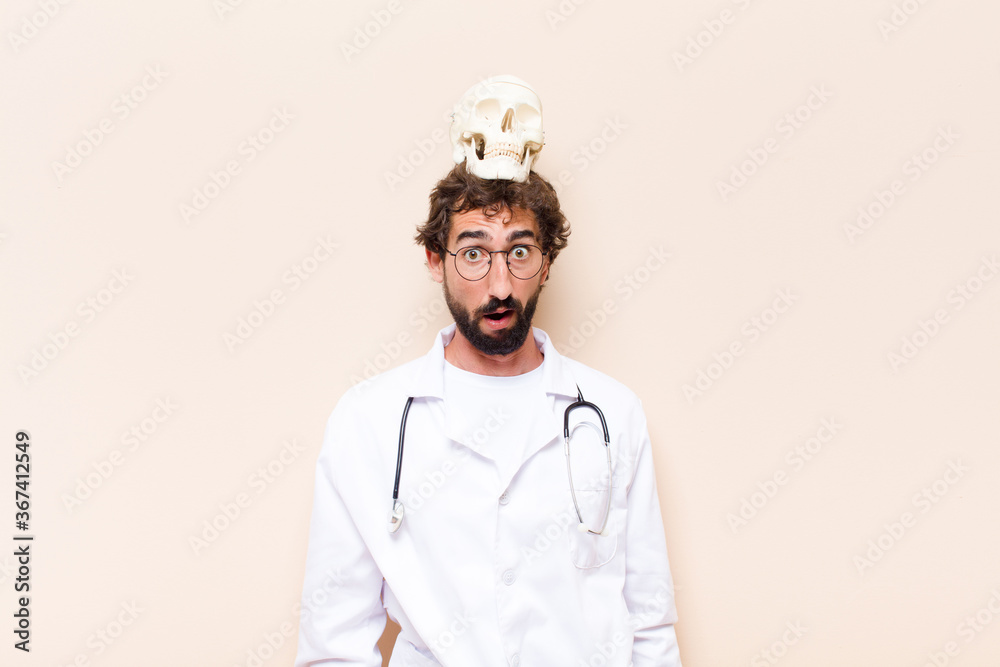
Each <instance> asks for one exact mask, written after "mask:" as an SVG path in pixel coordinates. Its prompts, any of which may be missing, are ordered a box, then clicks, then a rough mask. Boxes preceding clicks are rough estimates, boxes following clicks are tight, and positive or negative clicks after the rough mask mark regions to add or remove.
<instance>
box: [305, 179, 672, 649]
mask: <svg viewBox="0 0 1000 667" xmlns="http://www.w3.org/2000/svg"><path fill="white" fill-rule="evenodd" d="M568 235H569V228H568V224H567V222H566V220H565V218H564V216H563V214H562V213H561V211H560V209H559V202H558V200H557V198H556V195H555V191H554V190H553V188H552V186H551V185H550V184H549V183H548V182H547V181H546V180H545V179H543V178H542V177H540V176H539V175H538V174H536V173H535V172H531V173H530V175H529V177H528V178H527V180H526V181H525V182H515V181H508V180H489V179H483V178H479V177H478V176H475V175H473V174H470V173H469V172H468V171H466V168H465V165H464V164H459V165H458V166H456V167H455V168H454V169H453V170H452V171H451V173H449V175H448V176H447V177H446V178H444V179H443V180H442V181H441V182H439V183H438V185H437V187H436V188H435V190H434V192H433V193H432V195H431V206H430V216H429V219H428V221H427V223H426V224H424V225H423V226H421V227H420V229H419V230H418V234H417V240H418V242H419V243H421V244H422V245H424V247H425V251H426V255H427V262H428V266H429V269H430V273H431V276H432V277H433V278H434V280H436V281H438V282H440V283H442V285H443V287H444V294H445V298H446V302H447V304H448V307H449V309H450V311H451V314H452V316H453V317H454V319H455V323H454V324H451V325H449V326H448V327H445V328H444V329H442V330H441V331H440V332H439V333H438V336H437V339H436V341H435V343H434V345H433V347H432V348H431V350H430V352H429V353H428V354H427V355H425V356H424V357H421V358H418V359H415V360H413V361H411V362H409V363H406V364H403V365H401V366H399V367H397V368H395V369H392V370H389V371H386V372H385V373H382V374H381V375H378V376H376V377H374V378H372V379H371V380H370V381H367V382H365V383H362V384H359V385H356V386H354V387H353V388H351V389H350V390H349V391H347V392H346V393H345V395H344V396H343V397H342V398H341V400H340V401H339V402H338V404H337V406H336V408H335V409H334V410H333V413H332V414H331V416H330V419H329V421H328V423H327V429H326V434H325V438H324V442H323V447H322V451H321V453H320V456H319V460H318V462H317V467H316V488H315V498H314V507H313V515H312V523H311V527H310V538H309V550H308V556H307V564H306V576H305V584H304V588H303V595H302V599H303V614H302V617H301V620H300V632H299V646H298V656H297V658H296V662H295V664H296V666H297V667H304V666H305V665H319V664H338V665H368V666H372V667H374V666H377V665H381V664H382V663H381V657H380V653H379V651H378V649H377V647H376V642H377V641H378V639H379V637H380V636H381V634H382V632H383V629H384V627H385V612H386V611H388V614H389V616H390V617H391V618H392V619H393V620H395V621H396V622H397V623H399V625H400V627H401V632H400V634H399V636H398V637H397V640H396V644H395V647H394V649H393V652H392V657H391V660H390V663H389V664H390V665H391V666H393V667H397V666H403V665H418V666H431V665H456V666H461V667H501V666H504V665H514V666H516V665H521V664H523V665H529V666H536V665H537V666H542V667H562V666H566V667H577V666H584V667H586V666H597V665H606V666H612V665H614V666H620V667H627V666H628V665H633V666H634V667H652V666H654V665H655V666H657V667H661V666H663V665H667V666H670V667H674V666H677V667H679V665H680V664H681V663H680V658H679V653H678V648H677V641H676V635H675V633H674V628H673V624H674V622H675V621H676V611H675V606H674V600H673V584H672V580H671V576H670V570H669V565H668V561H667V552H666V544H665V539H664V534H663V524H662V520H661V516H660V509H659V501H658V498H657V493H656V482H655V477H654V470H653V462H652V454H651V448H650V442H649V434H648V431H647V427H646V419H645V416H644V413H643V410H642V406H641V403H640V401H639V399H638V398H637V397H636V396H635V394H634V393H632V392H631V391H630V390H629V389H628V388H626V387H625V386H624V385H622V384H620V383H618V382H616V381H615V380H613V379H612V378H610V377H608V376H607V375H604V374H602V373H600V372H598V371H596V370H593V369H591V368H588V367H587V366H585V365H583V364H581V363H580V362H577V361H574V360H572V359H569V358H566V357H563V356H561V355H560V354H559V353H558V352H557V351H556V349H555V347H554V346H553V345H552V342H551V341H550V339H549V337H548V335H547V334H546V333H545V332H544V331H541V330H540V329H538V328H533V327H532V326H531V320H532V316H533V315H534V311H535V307H536V305H537V302H538V298H539V295H540V294H541V291H542V287H543V286H544V283H545V281H546V279H547V278H548V275H549V270H550V267H551V264H552V262H553V261H554V259H555V257H556V256H557V255H558V253H559V251H560V250H561V249H563V248H564V247H565V246H566V240H567V237H568ZM581 396H582V398H584V399H586V401H588V402H589V403H592V404H594V405H595V406H597V408H598V409H599V410H600V411H601V415H598V413H597V410H595V409H593V408H590V407H577V408H573V409H572V410H571V412H570V417H569V420H568V421H569V424H571V425H572V429H571V430H572V437H571V441H570V445H569V447H568V449H567V448H566V446H565V445H564V439H563V437H562V436H563V419H564V414H565V412H566V409H567V408H568V407H570V406H571V405H572V404H574V403H577V402H578V401H579V400H580V399H581ZM411 397H412V401H410V400H408V399H410V398H411ZM401 414H403V415H404V417H403V418H404V420H405V435H402V434H401V433H400V431H401V430H403V429H402V425H401V424H400V421H397V420H399V418H400V415H401ZM605 424H606V428H607V430H608V444H607V445H605V442H604V435H603V428H604V425H605ZM404 443H405V446H404ZM567 453H568V456H567ZM399 462H402V466H397V464H398V463H399ZM397 469H398V470H399V473H398V475H399V477H398V482H396V483H397V484H398V498H399V501H398V503H397V502H395V501H394V500H393V498H394V497H395V496H396V495H397V494H394V493H393V485H394V481H395V480H396V475H397ZM609 471H610V472H609ZM571 479H572V482H571V481H570V480H571ZM390 510H393V511H392V512H390ZM387 515H388V516H387Z"/></svg>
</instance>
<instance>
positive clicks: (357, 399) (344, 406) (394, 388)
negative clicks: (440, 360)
mask: <svg viewBox="0 0 1000 667" xmlns="http://www.w3.org/2000/svg"><path fill="white" fill-rule="evenodd" d="M423 359H424V358H423V357H417V358H416V359H413V360H411V361H407V362H405V363H403V364H401V365H399V366H396V367H395V368H390V369H389V370H386V371H383V372H381V373H379V374H377V375H375V376H373V377H371V378H368V379H365V380H362V381H361V382H358V383H356V384H354V385H352V386H351V387H350V388H348V389H347V391H345V392H344V393H343V395H342V396H341V397H340V400H338V401H337V404H336V405H335V406H334V408H333V412H332V413H331V414H330V419H331V420H333V419H334V418H335V417H338V416H339V417H348V416H354V417H360V416H364V415H372V414H381V417H382V418H385V415H384V414H383V413H384V411H385V409H386V406H387V405H395V404H396V403H399V405H400V410H402V401H404V400H405V399H406V396H407V389H408V387H409V386H410V385H411V383H412V381H413V378H414V377H415V376H416V374H417V372H418V371H419V370H420V368H421V364H422V362H423Z"/></svg>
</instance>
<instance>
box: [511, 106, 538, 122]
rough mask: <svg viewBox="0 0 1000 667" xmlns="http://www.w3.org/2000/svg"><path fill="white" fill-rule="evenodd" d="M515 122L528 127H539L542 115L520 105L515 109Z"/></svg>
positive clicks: (534, 109) (535, 110)
mask: <svg viewBox="0 0 1000 667" xmlns="http://www.w3.org/2000/svg"><path fill="white" fill-rule="evenodd" d="M517 120H518V121H520V122H521V123H523V124H524V125H527V126H528V127H539V126H541V124H542V114H540V113H539V112H538V109H536V108H535V107H533V106H531V105H529V104H521V105H520V106H518V107H517Z"/></svg>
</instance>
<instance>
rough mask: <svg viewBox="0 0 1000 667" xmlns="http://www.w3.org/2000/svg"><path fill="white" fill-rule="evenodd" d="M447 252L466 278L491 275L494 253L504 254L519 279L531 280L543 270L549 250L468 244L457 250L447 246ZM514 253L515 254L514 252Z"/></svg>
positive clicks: (508, 265)
mask: <svg viewBox="0 0 1000 667" xmlns="http://www.w3.org/2000/svg"><path fill="white" fill-rule="evenodd" d="M445 252H447V253H448V254H449V255H451V256H452V257H454V258H455V270H456V271H457V272H458V275H460V276H462V277H463V278H465V279H466V280H469V281H476V280H482V279H483V278H485V277H486V276H487V275H489V272H490V268H492V266H493V255H496V254H503V255H504V258H505V259H506V260H507V270H508V271H510V275H512V276H514V277H515V278H517V279H518V280H531V279H532V278H534V277H535V276H537V275H538V272H539V271H541V270H542V265H543V264H544V263H545V256H546V255H548V254H549V253H548V252H542V249H541V248H539V247H538V246H536V245H531V244H524V243H522V244H518V245H516V246H514V247H512V248H510V249H509V250H486V249H485V248H481V247H479V246H466V247H464V248H459V249H458V251H457V252H451V251H450V250H448V249H447V248H445ZM511 253H513V256H512V254H511Z"/></svg>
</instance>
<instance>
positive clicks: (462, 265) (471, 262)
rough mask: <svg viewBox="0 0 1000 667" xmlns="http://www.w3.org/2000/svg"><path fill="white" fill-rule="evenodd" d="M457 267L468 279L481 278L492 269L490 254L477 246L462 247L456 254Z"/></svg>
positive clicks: (459, 272) (461, 274)
mask: <svg viewBox="0 0 1000 667" xmlns="http://www.w3.org/2000/svg"><path fill="white" fill-rule="evenodd" d="M455 268H456V269H457V270H458V275H460V276H462V277H463V278H465V279H466V280H479V279H480V278H482V277H483V276H485V275H486V272H487V271H489V270H490V254H489V253H488V252H486V251H485V250H483V249H482V248H477V247H475V246H470V247H468V248H462V249H461V250H459V251H458V252H457V253H456V254H455Z"/></svg>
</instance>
